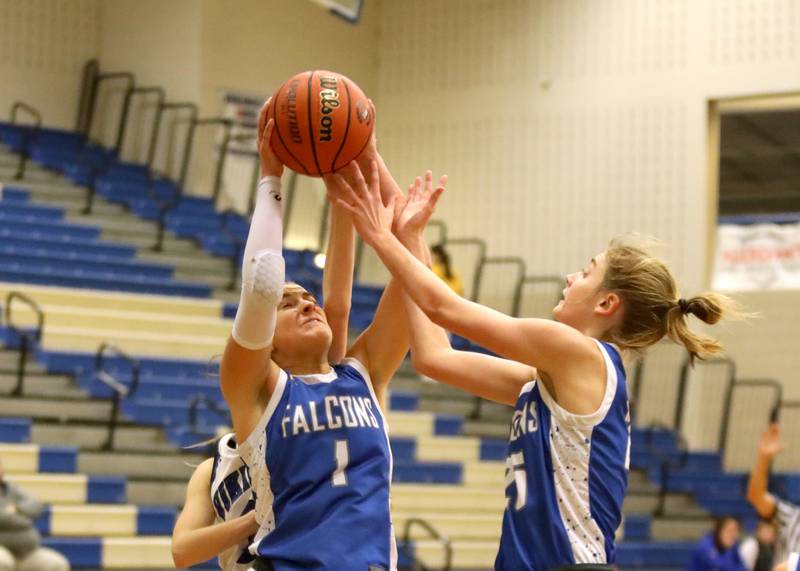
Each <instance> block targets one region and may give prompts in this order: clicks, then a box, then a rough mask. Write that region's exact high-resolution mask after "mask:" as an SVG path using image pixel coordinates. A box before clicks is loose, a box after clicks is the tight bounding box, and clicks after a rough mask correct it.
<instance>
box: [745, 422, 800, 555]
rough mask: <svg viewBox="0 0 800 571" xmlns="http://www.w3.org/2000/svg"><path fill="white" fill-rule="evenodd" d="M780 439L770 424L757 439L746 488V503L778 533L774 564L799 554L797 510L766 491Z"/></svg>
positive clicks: (799, 516)
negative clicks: (754, 456) (753, 463)
mask: <svg viewBox="0 0 800 571" xmlns="http://www.w3.org/2000/svg"><path fill="white" fill-rule="evenodd" d="M780 437H781V433H780V427H779V426H778V424H777V423H773V424H771V425H770V426H769V428H767V430H765V431H764V433H763V434H762V435H761V438H760V440H759V441H758V454H757V456H756V463H755V466H753V471H752V472H751V473H750V481H749V482H748V484H747V501H749V502H750V504H751V505H752V506H753V508H754V509H755V510H756V512H757V513H758V515H759V516H760V517H762V518H764V519H774V521H775V524H776V527H777V532H778V537H777V539H776V541H775V559H774V562H775V563H777V562H780V561H786V559H787V558H788V557H789V554H790V553H791V552H793V551H798V550H800V506H796V505H794V504H792V503H789V502H787V501H785V500H782V499H780V498H777V497H775V496H774V495H772V494H770V493H769V491H768V490H767V484H768V482H769V467H770V464H771V463H772V460H773V459H774V458H775V456H777V455H778V454H780V452H781V451H782V450H783V443H782V442H781V440H780Z"/></svg>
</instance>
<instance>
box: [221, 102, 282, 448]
mask: <svg viewBox="0 0 800 571" xmlns="http://www.w3.org/2000/svg"><path fill="white" fill-rule="evenodd" d="M266 109H267V105H264V107H263V108H262V110H261V115H260V116H259V127H258V132H259V144H258V150H259V155H260V157H261V175H262V178H261V181H260V182H259V183H258V195H257V198H256V207H255V210H254V211H253V218H252V221H251V222H250V231H249V233H248V236H247V244H246V246H245V250H244V257H243V260H242V293H241V298H240V300H239V307H238V309H237V311H236V318H235V320H234V324H233V331H232V332H231V336H230V338H229V339H228V343H227V345H226V346H225V352H224V353H223V356H222V363H221V365H220V383H221V386H222V394H223V395H224V396H225V400H226V401H227V403H228V406H229V407H230V409H231V415H232V417H233V429H234V432H235V433H236V439H237V441H238V442H244V441H245V439H246V438H247V437H248V436H249V435H250V432H251V431H252V429H253V428H254V427H255V425H256V424H257V423H258V420H259V418H260V417H261V414H262V411H263V410H264V408H265V407H266V403H267V402H268V401H269V397H270V395H271V394H272V389H273V388H274V386H275V382H276V381H277V378H278V367H277V365H275V363H273V362H272V360H271V358H270V357H271V346H270V343H271V342H272V336H273V334H274V332H275V320H276V316H277V306H278V303H279V302H280V300H281V297H282V295H283V282H284V262H283V252H282V250H283V222H282V220H281V215H282V210H281V200H282V199H281V179H280V177H281V175H282V174H283V165H282V164H281V163H280V162H279V161H278V159H277V158H276V157H275V155H274V153H273V152H272V149H271V148H270V144H269V141H270V136H271V134H272V128H273V126H274V123H273V121H272V120H271V119H270V120H269V121H267V119H266Z"/></svg>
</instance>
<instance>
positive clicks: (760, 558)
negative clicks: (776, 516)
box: [739, 519, 777, 571]
mask: <svg viewBox="0 0 800 571" xmlns="http://www.w3.org/2000/svg"><path fill="white" fill-rule="evenodd" d="M776 537H777V531H776V530H775V524H774V523H773V522H772V521H769V520H765V519H760V520H758V525H757V526H756V532H755V534H754V535H753V536H751V537H747V538H745V539H743V540H742V543H741V546H740V547H739V553H740V554H741V556H742V561H744V564H745V566H746V567H747V569H748V571H771V570H772V565H773V563H772V562H773V561H774V555H775V538H776Z"/></svg>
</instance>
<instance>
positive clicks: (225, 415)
mask: <svg viewBox="0 0 800 571" xmlns="http://www.w3.org/2000/svg"><path fill="white" fill-rule="evenodd" d="M200 405H203V406H205V407H206V408H207V409H208V410H210V411H212V412H214V413H215V414H218V415H219V416H220V417H221V418H222V419H223V420H224V421H225V426H233V424H232V422H231V415H230V412H228V410H227V409H225V408H223V407H221V406H220V405H218V404H217V403H216V402H214V400H213V399H211V398H209V397H208V396H207V395H195V396H194V397H192V400H191V401H190V403H189V430H191V431H192V434H198V435H199V434H201V432H200V428H199V424H200V414H199V409H200Z"/></svg>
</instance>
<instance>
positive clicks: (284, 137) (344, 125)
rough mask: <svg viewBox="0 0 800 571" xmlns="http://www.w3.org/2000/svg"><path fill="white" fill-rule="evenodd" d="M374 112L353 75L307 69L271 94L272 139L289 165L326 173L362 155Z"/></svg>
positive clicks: (300, 170)
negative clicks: (351, 76) (350, 77)
mask: <svg viewBox="0 0 800 571" xmlns="http://www.w3.org/2000/svg"><path fill="white" fill-rule="evenodd" d="M372 115H373V113H372V108H371V107H370V104H369V101H368V100H367V96H366V95H364V92H363V91H361V89H360V88H359V87H358V86H357V85H356V84H355V83H353V81H352V80H350V79H348V78H347V77H345V76H343V75H341V74H338V73H335V72H332V71H320V70H314V71H304V72H303V73H298V74H297V75H295V76H294V77H291V78H289V80H288V81H286V82H285V83H284V84H283V85H281V86H280V87H279V88H278V90H277V91H276V92H275V94H274V95H273V96H272V101H271V102H270V109H269V111H268V114H267V116H268V117H273V118H274V119H275V129H274V130H273V132H272V138H271V139H270V144H271V145H272V148H273V150H274V151H275V154H276V155H277V156H278V158H279V159H280V161H281V162H282V163H283V164H285V165H286V166H287V167H289V168H290V169H292V170H294V171H297V172H298V173H300V174H305V175H309V176H321V175H323V174H327V173H329V172H333V171H335V170H338V169H340V168H342V167H343V166H345V165H346V164H347V163H349V162H350V161H352V160H353V159H355V158H357V157H358V156H359V155H360V154H361V152H362V151H363V150H364V148H365V147H366V146H367V143H368V142H369V138H370V137H371V136H372V129H373V127H374V125H375V118H374V117H373V116H372Z"/></svg>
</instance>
